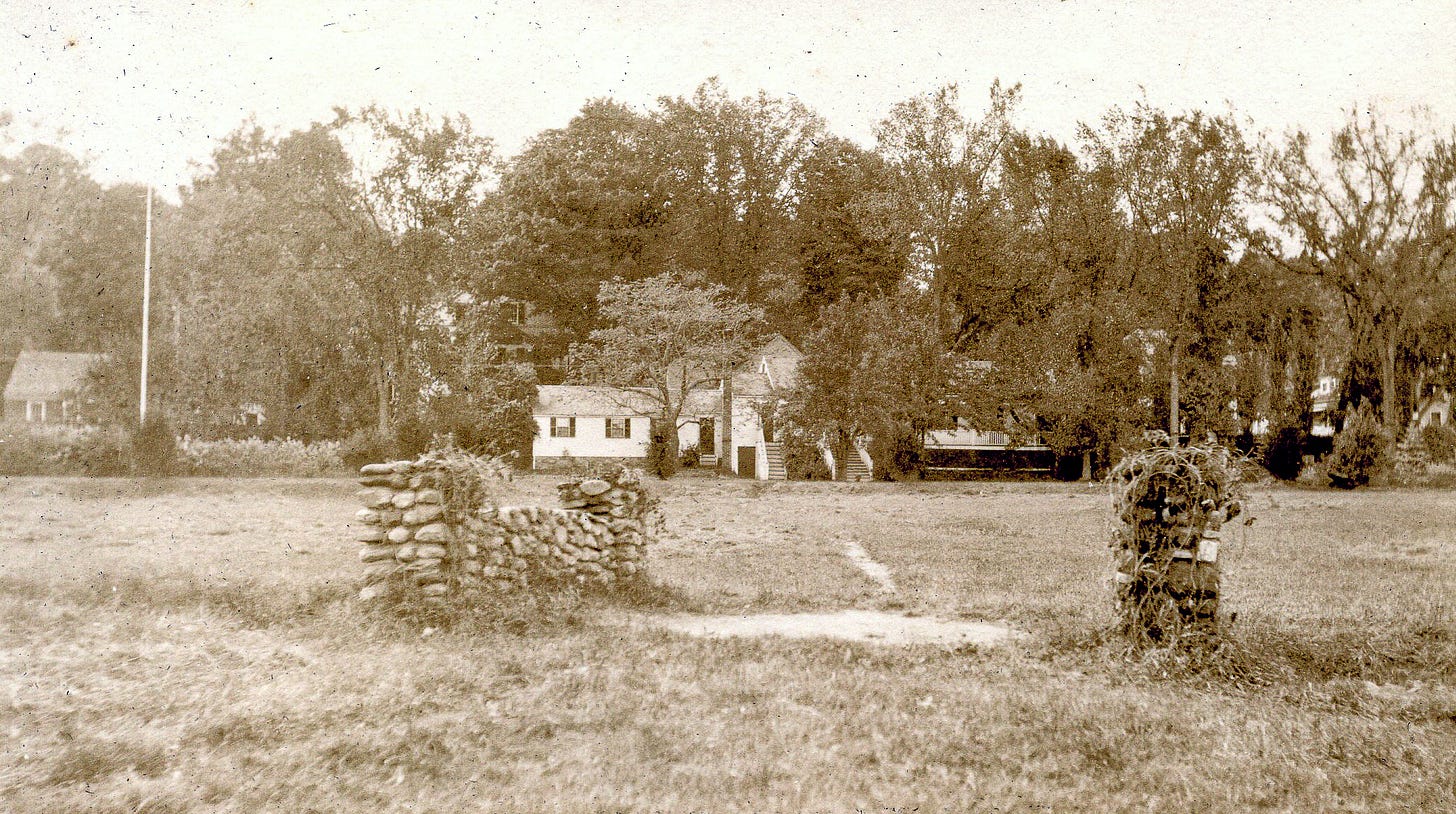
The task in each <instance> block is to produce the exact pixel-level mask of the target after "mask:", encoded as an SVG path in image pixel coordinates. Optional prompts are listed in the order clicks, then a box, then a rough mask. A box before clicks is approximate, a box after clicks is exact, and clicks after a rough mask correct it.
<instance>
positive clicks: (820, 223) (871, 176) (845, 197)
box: [784, 137, 908, 335]
mask: <svg viewBox="0 0 1456 814" xmlns="http://www.w3.org/2000/svg"><path fill="white" fill-rule="evenodd" d="M796 187H797V189H798V203H797V206H796V214H795V234H796V235H797V243H798V255H799V256H798V261H799V264H800V272H799V274H800V283H799V286H800V289H801V294H800V297H801V301H800V306H799V317H800V318H799V319H798V320H796V322H797V323H798V324H797V325H792V326H784V327H787V328H793V327H798V328H799V329H800V331H802V330H803V327H802V326H807V325H812V324H813V323H814V322H815V320H816V318H817V315H818V313H819V311H820V309H822V308H824V307H825V306H827V305H829V304H831V303H833V302H835V301H837V300H839V299H840V298H842V297H849V298H855V297H861V296H868V297H879V296H885V295H887V294H891V293H894V292H895V291H896V290H897V289H898V288H899V286H900V284H901V283H902V282H904V280H905V277H906V274H907V272H908V260H907V253H908V244H907V241H905V240H904V238H903V236H902V235H901V234H900V233H899V232H898V231H897V230H896V229H895V228H894V220H893V215H894V208H893V194H892V176H891V174H890V172H889V171H888V170H887V168H886V167H885V164H884V160H883V159H881V158H880V157H879V156H878V155H876V154H875V153H872V152H869V151H867V150H865V149H863V148H861V147H859V146H857V145H855V144H854V143H853V142H850V141H846V140H844V139H839V138H832V137H831V138H827V139H824V140H822V141H820V142H819V144H818V146H817V147H816V148H815V150H814V152H813V153H812V154H810V155H809V156H808V158H807V159H806V160H805V161H804V162H803V164H802V165H801V167H800V169H799V173H798V177H797V179H796ZM784 333H786V334H787V335H797V334H798V333H799V331H794V330H787V331H784Z"/></svg>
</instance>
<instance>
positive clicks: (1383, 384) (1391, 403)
mask: <svg viewBox="0 0 1456 814" xmlns="http://www.w3.org/2000/svg"><path fill="white" fill-rule="evenodd" d="M1396 350H1397V348H1396V342H1395V332H1394V331H1390V332H1389V333H1388V335H1387V336H1386V337H1385V343H1384V347H1382V348H1381V349H1380V417H1381V423H1382V424H1384V425H1385V431H1386V432H1388V433H1390V434H1391V435H1392V436H1395V437H1397V438H1398V437H1400V431H1401V430H1402V429H1403V428H1402V427H1401V426H1400V425H1401V421H1400V415H1399V414H1398V412H1397V411H1398V410H1399V409H1400V400H1399V399H1398V398H1396V394H1395V386H1396V383H1395V379H1396V375H1397V372H1396V362H1395V359H1396Z"/></svg>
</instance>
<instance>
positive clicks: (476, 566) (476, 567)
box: [460, 560, 485, 574]
mask: <svg viewBox="0 0 1456 814" xmlns="http://www.w3.org/2000/svg"><path fill="white" fill-rule="evenodd" d="M484 567H485V566H483V565H481V564H480V560H466V561H465V562H463V563H461V564H460V568H461V570H463V571H464V572H465V573H467V574H479V573H480V572H481V570H482V569H483V568H484Z"/></svg>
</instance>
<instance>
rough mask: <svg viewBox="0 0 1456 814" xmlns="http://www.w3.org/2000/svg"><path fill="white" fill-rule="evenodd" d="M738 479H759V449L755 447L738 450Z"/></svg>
mask: <svg viewBox="0 0 1456 814" xmlns="http://www.w3.org/2000/svg"><path fill="white" fill-rule="evenodd" d="M738 477H740V478H757V477H758V449H757V448H755V447H739V448H738Z"/></svg>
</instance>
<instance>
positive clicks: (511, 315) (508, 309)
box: [501, 302, 526, 325]
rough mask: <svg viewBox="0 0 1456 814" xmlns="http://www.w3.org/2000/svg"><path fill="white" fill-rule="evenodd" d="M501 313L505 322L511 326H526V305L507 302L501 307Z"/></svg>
mask: <svg viewBox="0 0 1456 814" xmlns="http://www.w3.org/2000/svg"><path fill="white" fill-rule="evenodd" d="M501 313H502V314H504V315H505V318H506V322H509V323H510V324H512V325H525V324H526V304H525V303H524V302H508V303H506V304H504V305H502V306H501Z"/></svg>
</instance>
